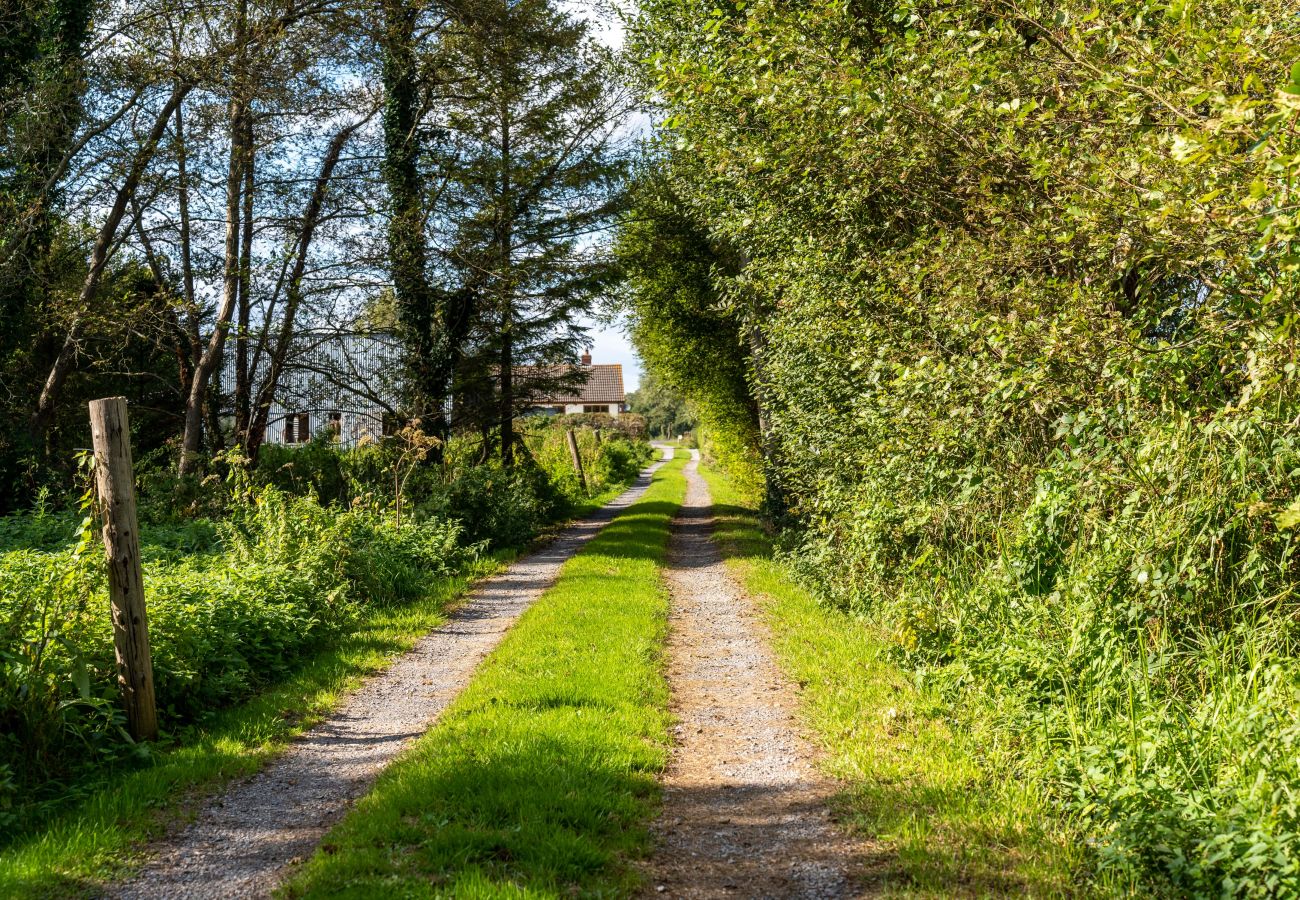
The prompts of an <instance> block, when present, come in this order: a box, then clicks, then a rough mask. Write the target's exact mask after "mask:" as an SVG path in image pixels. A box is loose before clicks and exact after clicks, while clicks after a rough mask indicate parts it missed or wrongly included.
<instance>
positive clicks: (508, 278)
mask: <svg viewBox="0 0 1300 900" xmlns="http://www.w3.org/2000/svg"><path fill="white" fill-rule="evenodd" d="M500 112H501V148H500V149H501V196H500V198H499V199H498V203H497V210H496V216H497V220H496V232H497V234H496V240H497V249H498V252H499V253H500V268H499V269H498V270H497V273H496V276H497V290H498V292H499V296H500V298H501V299H500V302H501V426H500V427H501V464H502V465H504V466H505V467H506V468H510V467H511V466H513V465H514V462H515V373H514V366H515V353H514V350H515V336H514V324H515V322H514V320H515V296H514V246H513V243H514V218H515V205H514V201H515V198H514V183H513V178H512V166H513V165H514V160H513V159H512V148H511V144H510V108H509V106H508V104H507V101H506V100H505V98H502V103H501V110H500Z"/></svg>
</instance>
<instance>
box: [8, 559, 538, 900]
mask: <svg viewBox="0 0 1300 900" xmlns="http://www.w3.org/2000/svg"><path fill="white" fill-rule="evenodd" d="M510 555H513V554H510ZM507 556H508V555H507V554H500V555H499V556H498V558H497V559H492V560H483V561H482V562H481V563H480V564H479V565H478V567H477V568H476V570H475V571H474V572H472V573H468V574H466V575H464V576H460V577H456V578H443V579H440V580H439V581H438V582H437V583H436V584H435V585H434V586H433V588H432V589H431V590H430V591H429V593H428V595H427V596H425V597H424V598H422V599H421V600H419V601H417V602H415V603H410V604H405V605H402V606H393V607H371V608H370V609H369V610H368V611H367V615H366V616H365V618H364V619H363V620H362V621H361V623H360V624H359V626H358V627H357V629H356V630H355V631H354V632H353V633H352V634H350V635H348V636H347V637H346V638H344V639H343V640H342V641H341V642H340V643H338V644H337V645H335V646H334V647H332V648H330V649H328V650H325V651H324V652H322V653H320V654H318V655H316V656H313V657H312V658H311V659H310V660H308V661H307V662H306V663H305V664H304V665H303V667H302V668H300V669H298V670H297V671H296V672H295V673H294V674H293V675H291V676H290V677H289V678H288V679H287V680H285V681H283V682H281V683H280V684H279V685H277V686H276V687H274V688H272V689H270V690H268V691H266V692H264V693H261V694H259V695H257V696H256V697H254V698H252V699H251V700H249V701H248V702H246V703H244V704H241V705H239V706H236V707H232V708H230V709H227V710H223V711H221V712H219V713H217V714H215V715H214V716H213V717H212V718H211V719H210V720H209V721H208V722H206V723H205V724H203V725H202V726H200V727H196V728H192V729H188V730H187V731H186V732H185V733H183V734H182V735H181V736H180V742H179V744H180V745H179V746H176V747H174V748H170V749H163V750H161V751H158V752H157V753H156V755H155V758H154V761H153V763H152V764H150V765H148V766H146V767H143V768H140V769H136V770H134V771H130V772H125V773H122V772H117V773H106V774H105V776H104V779H103V781H102V782H101V783H100V784H99V785H96V786H95V787H94V788H92V789H90V790H88V791H86V793H87V796H86V799H85V800H83V801H82V802H81V803H79V804H78V805H76V806H74V807H73V808H71V809H69V810H67V811H66V812H64V813H63V814H61V815H58V816H56V817H55V818H54V819H53V821H52V822H51V823H50V825H49V826H48V827H47V828H45V829H43V830H41V831H39V832H36V833H33V834H31V835H28V836H26V837H23V838H19V839H18V840H17V841H16V842H15V843H13V844H11V845H10V846H8V847H6V848H4V850H3V851H0V897H69V896H74V897H75V896H85V895H88V894H93V893H96V891H97V889H98V888H100V887H101V886H102V885H103V883H104V882H105V881H108V880H111V879H112V878H115V877H119V876H121V875H122V874H124V873H125V872H126V871H128V870H129V868H130V867H131V865H132V863H133V862H135V861H136V859H135V857H136V856H137V855H138V852H139V846H140V844H141V843H142V842H143V841H146V840H148V839H149V838H151V837H155V836H157V835H158V834H160V833H161V832H162V831H164V830H165V829H166V828H167V827H168V825H169V824H171V823H173V822H175V821H176V820H177V819H178V818H179V819H183V818H184V817H185V816H186V815H187V814H190V813H191V812H192V810H193V809H194V808H195V806H196V804H197V802H198V801H199V800H200V799H201V798H202V797H203V796H206V795H207V794H209V793H211V792H212V791H214V790H216V789H217V788H218V787H220V786H221V785H222V784H224V783H225V782H227V781H229V780H230V779H233V778H238V777H241V776H245V775H249V774H252V773H253V772H255V771H257V770H258V769H260V768H261V767H262V766H264V765H265V764H266V763H267V761H268V760H270V759H271V758H272V757H274V756H275V755H276V754H277V753H279V752H280V751H281V750H282V749H283V748H284V746H285V744H286V743H287V742H288V741H289V740H291V739H292V738H293V737H294V736H296V735H298V734H300V733H302V732H303V731H304V730H305V729H307V728H310V727H311V726H312V725H315V724H316V723H317V722H319V721H321V719H323V718H324V717H325V716H326V715H327V714H328V713H329V712H330V711H332V710H333V709H335V708H336V707H337V706H338V704H339V702H340V701H341V700H342V699H343V698H344V697H345V696H346V695H347V693H348V692H349V691H351V690H353V689H355V688H356V687H357V686H358V685H359V684H360V682H361V681H362V679H364V678H366V677H369V676H373V675H375V674H376V673H378V672H380V671H382V670H383V669H384V668H386V667H387V666H388V665H389V664H390V663H391V662H392V661H393V659H394V658H395V657H396V656H397V655H398V654H401V653H404V652H406V651H408V650H410V649H411V648H412V647H413V646H414V645H415V643H416V641H417V640H419V638H420V637H421V636H422V635H424V634H425V633H426V632H428V631H429V630H430V629H432V628H435V627H437V626H438V625H439V624H441V623H442V622H444V621H445V620H446V616H445V611H446V609H447V607H448V605H449V603H450V602H451V601H453V600H454V599H455V598H456V597H458V596H459V595H460V594H462V593H463V592H464V590H465V589H466V587H467V586H469V585H470V584H471V582H472V581H473V580H474V579H475V578H477V577H481V576H483V575H486V574H488V573H489V572H491V571H494V570H495V569H496V568H498V567H499V565H500V564H501V562H503V561H504V560H505V559H506V558H507Z"/></svg>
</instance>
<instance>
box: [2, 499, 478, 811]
mask: <svg viewBox="0 0 1300 900" xmlns="http://www.w3.org/2000/svg"><path fill="white" fill-rule="evenodd" d="M207 528H209V529H212V526H211V525H208V526H207ZM213 530H214V531H215V532H216V533H217V534H219V537H217V538H216V541H215V544H214V545H212V546H209V547H208V548H206V552H205V551H201V550H196V549H195V548H194V546H193V544H192V543H188V541H187V540H186V541H178V540H177V539H178V537H184V538H186V539H189V538H193V537H194V536H195V534H196V533H202V532H203V531H204V528H203V527H202V524H201V523H200V524H196V525H191V526H189V527H187V528H185V529H163V530H161V532H159V533H156V532H154V531H153V530H146V532H145V541H146V543H145V548H144V549H145V552H144V556H145V563H144V581H145V590H146V593H147V596H148V603H149V630H150V640H151V644H152V648H153V663H154V680H155V688H156V693H157V697H158V705H159V712H160V720H161V723H162V726H163V728H164V729H174V728H176V727H178V726H180V725H183V724H185V723H189V722H194V721H197V720H199V719H201V718H202V717H203V716H204V715H205V714H206V713H208V712H209V711H211V710H214V709H217V708H219V707H221V706H225V705H228V704H230V703H232V702H234V701H236V700H238V699H240V698H242V697H245V696H247V695H248V694H249V693H251V692H252V691H255V690H257V689H258V688H260V687H262V686H264V685H266V684H268V683H269V682H271V681H273V680H275V679H276V678H279V677H282V676H283V675H284V674H285V673H287V672H288V671H289V670H290V669H292V668H293V666H294V665H296V663H297V662H298V661H299V660H301V659H303V658H304V656H305V655H306V654H308V653H310V652H311V651H313V650H315V649H318V648H320V647H322V646H323V645H325V644H326V643H328V642H329V641H330V640H331V639H332V638H334V637H335V636H336V635H338V634H339V633H340V632H341V631H342V630H344V629H346V628H348V627H350V626H351V625H352V624H353V623H354V622H355V620H356V617H357V615H358V612H359V609H360V607H361V606H363V605H365V604H381V603H384V604H391V603H402V602H408V601H411V600H413V599H415V598H417V597H419V596H421V595H422V594H423V593H424V592H425V591H426V590H428V589H429V587H430V585H431V578H433V577H436V576H439V575H444V574H447V573H450V572H453V571H455V570H457V569H459V568H461V567H462V566H463V564H464V563H465V562H466V561H467V560H468V559H470V558H471V557H472V556H474V555H475V553H476V552H477V548H476V547H474V546H467V545H466V544H465V542H464V541H462V528H461V526H460V525H459V524H458V523H456V522H455V521H452V520H447V519H426V520H423V521H418V522H417V521H408V522H406V523H405V524H403V525H401V526H397V525H396V524H395V522H394V519H393V516H392V514H391V513H389V512H386V511H384V510H382V509H377V508H375V507H367V506H363V505H358V506H354V507H350V508H340V507H327V506H322V505H321V504H320V502H319V501H318V500H316V499H315V497H314V496H311V495H308V496H305V497H297V496H291V495H288V494H285V493H283V492H282V491H280V490H278V489H276V488H273V487H265V488H261V489H257V490H255V491H251V492H249V493H246V494H244V495H243V498H242V499H241V500H240V501H238V502H236V503H234V504H233V505H232V506H231V507H230V509H229V510H228V514H227V519H226V520H225V521H223V522H221V523H218V524H217V525H216V526H215V529H213ZM90 537H91V536H90V534H89V532H87V533H86V536H85V539H83V541H82V543H80V544H79V545H78V546H77V547H75V548H73V549H63V550H52V551H43V552H41V551H32V550H18V551H11V552H8V553H5V554H4V555H3V556H0V573H3V577H0V725H3V728H0V733H2V734H3V735H4V737H3V738H2V739H0V766H3V767H4V768H5V772H6V774H7V778H8V782H7V783H9V784H10V786H11V790H18V789H23V790H27V791H30V790H33V789H35V788H37V787H38V786H39V785H41V784H42V783H44V782H49V781H51V780H52V779H60V778H65V777H67V776H68V775H70V774H73V773H74V772H75V771H76V770H77V769H78V768H83V767H85V766H86V765H89V764H94V763H97V762H100V761H102V760H103V759H105V758H112V757H114V756H117V755H121V754H123V753H128V752H131V748H130V745H129V742H128V741H127V739H126V737H125V734H124V733H123V731H122V728H121V725H122V719H121V714H120V713H119V711H118V709H117V703H118V700H117V688H116V683H115V671H114V665H113V645H112V633H111V629H110V624H109V617H108V611H107V604H106V602H105V586H104V583H103V579H102V576H101V575H100V574H99V570H100V567H99V563H98V560H99V551H98V548H97V547H96V546H95V544H94V541H93V540H90ZM155 537H157V538H158V539H157V540H155Z"/></svg>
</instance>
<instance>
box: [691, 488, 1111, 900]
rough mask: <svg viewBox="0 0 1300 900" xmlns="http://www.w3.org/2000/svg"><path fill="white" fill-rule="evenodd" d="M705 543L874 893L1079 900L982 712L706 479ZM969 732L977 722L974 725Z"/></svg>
mask: <svg viewBox="0 0 1300 900" xmlns="http://www.w3.org/2000/svg"><path fill="white" fill-rule="evenodd" d="M702 471H703V474H704V476H705V478H706V479H707V480H708V482H709V486H710V489H711V490H712V492H713V501H714V504H715V511H716V513H717V516H718V531H717V538H718V540H719V542H720V544H721V545H722V547H723V551H724V553H725V555H726V556H727V558H728V566H729V568H730V569H731V570H732V572H733V573H734V574H735V575H736V577H737V578H738V580H739V581H740V582H741V584H742V585H744V587H745V588H746V589H747V590H748V591H749V592H750V593H751V594H752V595H753V596H754V597H755V598H756V599H757V600H758V602H759V603H760V605H761V608H762V609H763V611H764V615H765V618H766V621H767V623H768V625H769V626H770V628H771V634H772V636H773V641H774V649H775V651H776V653H777V656H778V658H779V661H780V664H781V665H782V667H783V668H784V669H785V670H786V672H787V673H788V674H789V675H790V677H791V678H793V679H794V680H795V681H796V682H797V683H798V684H799V685H800V686H801V688H802V692H801V707H802V712H803V715H804V718H805V721H806V723H807V725H808V727H809V729H810V731H811V732H812V734H813V735H814V737H815V739H816V740H817V742H818V744H819V745H820V747H821V750H822V751H823V754H824V755H823V758H822V765H823V767H824V768H825V770H826V771H827V772H828V773H829V774H831V775H833V776H834V777H835V778H836V779H838V780H839V781H840V783H841V784H842V785H843V790H842V792H841V793H840V795H839V797H838V802H837V809H836V812H837V814H838V816H839V818H840V819H841V821H842V822H843V823H844V824H845V825H846V826H847V827H849V828H850V829H851V830H852V831H853V832H855V833H856V834H859V835H861V836H862V837H864V838H865V839H866V840H867V841H868V843H869V844H870V846H871V847H872V848H873V849H872V853H871V856H872V859H871V860H870V861H869V865H868V871H869V873H870V878H871V880H872V882H873V883H872V885H871V887H872V888H873V889H879V891H880V892H881V893H883V894H884V895H886V896H922V897H951V896H976V897H979V896H989V895H1008V894H1011V895H1023V896H1038V897H1062V896H1089V895H1099V894H1116V893H1124V892H1125V890H1126V886H1125V885H1124V884H1122V883H1115V882H1112V883H1107V884H1102V883H1098V882H1096V881H1093V880H1091V879H1090V875H1089V871H1088V857H1087V853H1086V848H1085V847H1084V846H1083V843H1082V840H1081V839H1080V836H1079V835H1078V834H1077V833H1076V832H1075V831H1074V830H1073V829H1072V828H1071V826H1070V824H1069V823H1068V822H1067V821H1065V820H1064V819H1063V818H1062V817H1061V815H1060V814H1059V812H1058V811H1057V810H1055V809H1053V808H1052V807H1051V806H1050V805H1049V804H1048V803H1047V802H1046V800H1045V798H1044V796H1043V795H1042V794H1041V793H1040V792H1039V791H1038V790H1037V789H1036V787H1035V785H1034V784H1033V783H1032V782H1031V781H1028V780H1026V779H1025V778H1024V777H1023V773H1021V772H1019V771H1017V768H1016V763H1015V754H1014V752H1013V750H1014V748H1010V747H1008V746H1006V745H1005V744H1004V743H1002V739H1001V737H1000V735H999V734H998V732H996V731H995V730H993V729H992V728H990V727H988V725H987V723H989V722H991V721H993V720H994V719H995V718H996V717H995V716H993V715H991V713H990V711H989V710H986V709H977V708H974V707H972V708H968V709H964V710H960V711H954V710H953V709H952V708H951V707H950V706H949V705H948V704H946V703H945V702H944V700H943V698H942V697H940V696H939V695H938V694H937V693H936V692H934V691H933V690H930V689H927V688H926V687H924V686H918V685H917V682H916V680H915V679H914V678H913V676H912V673H911V672H909V671H908V670H906V669H904V668H903V667H901V666H899V665H898V664H897V662H896V660H895V658H894V656H893V652H892V646H893V645H892V641H891V640H890V638H889V636H888V635H887V634H884V633H882V632H881V630H880V629H879V628H878V627H876V626H875V625H873V624H871V623H870V622H869V621H867V620H865V619H862V618H858V617H855V616H853V615H852V614H850V613H848V612H845V611H844V610H842V609H839V608H836V607H834V606H830V605H824V604H821V603H818V601H817V600H816V599H815V598H814V597H813V595H812V594H811V593H810V592H809V591H807V590H806V589H805V588H803V587H802V586H801V585H800V584H799V583H798V582H797V581H796V580H795V579H794V577H793V575H792V573H791V572H789V571H788V570H787V569H786V567H785V566H784V565H783V564H782V563H780V562H779V561H776V560H774V559H773V547H772V541H771V539H770V538H769V537H768V535H767V534H765V532H764V530H763V527H762V524H761V520H760V518H759V516H758V514H757V512H756V511H755V506H756V503H755V502H754V500H753V499H752V498H751V497H749V496H747V495H746V494H745V493H744V492H742V491H740V490H737V488H736V487H735V485H734V484H733V483H732V482H731V481H730V480H729V479H728V478H726V477H725V476H724V475H722V474H721V473H719V472H718V471H716V470H711V469H709V468H707V467H706V468H704V469H703V470H702ZM981 723H986V724H984V725H981Z"/></svg>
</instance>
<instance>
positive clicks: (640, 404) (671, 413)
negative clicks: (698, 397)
mask: <svg viewBox="0 0 1300 900" xmlns="http://www.w3.org/2000/svg"><path fill="white" fill-rule="evenodd" d="M627 407H628V411H629V412H633V413H637V414H639V415H642V416H645V424H646V431H647V432H649V433H650V434H651V435H654V436H656V437H675V436H677V435H679V434H682V433H683V432H686V431H690V430H691V429H693V428H694V427H695V416H694V414H692V413H691V411H690V409H689V408H688V406H687V403H686V400H685V398H683V397H682V395H681V394H679V393H677V392H676V391H674V390H673V389H672V388H670V387H668V385H666V384H664V383H663V382H662V381H660V380H659V378H658V376H656V375H655V374H653V373H651V372H647V373H646V374H645V375H643V376H642V377H641V385H640V387H638V388H637V389H636V390H635V391H633V392H632V393H630V394H628V395H627Z"/></svg>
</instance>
